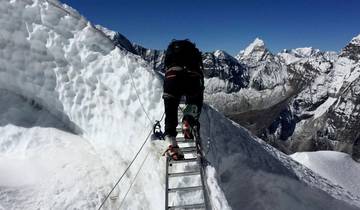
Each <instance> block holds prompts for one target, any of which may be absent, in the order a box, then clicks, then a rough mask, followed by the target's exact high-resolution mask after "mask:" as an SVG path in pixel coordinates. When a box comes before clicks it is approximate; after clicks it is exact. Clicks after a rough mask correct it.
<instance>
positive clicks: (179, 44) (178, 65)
mask: <svg viewBox="0 0 360 210" xmlns="http://www.w3.org/2000/svg"><path fill="white" fill-rule="evenodd" d="M203 93H204V74H203V63H202V57H201V52H200V51H199V50H198V49H197V48H196V46H195V44H194V43H192V42H190V41H189V40H188V39H186V40H173V41H172V42H171V43H170V44H169V46H168V48H167V50H166V55H165V79H164V94H163V99H164V104H165V133H164V134H165V140H166V142H168V143H169V144H170V145H169V148H168V150H167V154H168V155H169V156H170V157H171V158H173V159H174V160H180V159H183V158H184V154H183V153H182V152H181V151H180V149H179V146H178V145H177V142H176V135H177V131H176V126H177V124H178V106H179V103H180V99H181V97H182V96H184V97H185V99H186V100H185V104H186V107H185V109H184V111H183V112H184V117H183V119H182V132H183V133H184V137H185V139H193V138H194V136H193V135H192V133H193V132H192V130H191V129H193V128H194V127H195V128H197V130H196V131H197V133H199V129H200V123H199V117H200V113H201V108H202V104H203Z"/></svg>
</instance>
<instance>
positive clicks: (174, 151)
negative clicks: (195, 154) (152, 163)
mask: <svg viewBox="0 0 360 210" xmlns="http://www.w3.org/2000/svg"><path fill="white" fill-rule="evenodd" d="M165 153H166V155H167V156H168V157H171V159H173V160H183V159H184V153H183V152H182V151H181V150H180V148H179V146H173V145H171V144H170V145H169V148H168V149H167V150H166V151H165ZM165 153H164V154H165Z"/></svg>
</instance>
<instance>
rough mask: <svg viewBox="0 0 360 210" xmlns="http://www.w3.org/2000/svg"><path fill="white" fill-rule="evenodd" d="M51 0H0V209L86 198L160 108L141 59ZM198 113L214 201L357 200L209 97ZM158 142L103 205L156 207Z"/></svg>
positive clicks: (293, 205) (242, 204)
mask: <svg viewBox="0 0 360 210" xmlns="http://www.w3.org/2000/svg"><path fill="white" fill-rule="evenodd" d="M51 2H52V3H48V2H47V1H45V0H37V1H35V0H11V1H10V0H9V1H6V0H2V1H1V4H0V25H1V28H0V89H1V90H0V108H1V111H0V132H1V134H2V135H1V136H0V209H6V210H7V209H96V208H97V207H99V205H100V203H101V201H102V200H103V199H104V197H105V195H106V194H107V193H108V192H109V191H110V189H111V187H112V186H113V185H114V184H115V182H116V180H117V179H118V178H119V176H120V175H121V174H122V172H124V170H125V168H126V167H127V166H128V165H129V163H130V161H131V160H132V158H133V157H134V155H135V154H136V152H137V151H138V149H139V148H140V146H141V144H142V143H143V141H144V140H145V138H146V137H147V136H148V134H149V131H150V130H151V126H152V123H153V122H154V120H155V119H160V118H161V116H162V112H163V105H162V99H161V93H162V88H161V82H160V80H159V79H158V78H157V77H156V76H155V74H154V73H153V71H152V70H151V69H150V68H149V67H148V66H147V65H146V64H145V62H144V61H143V60H142V59H140V58H139V57H137V56H134V55H132V54H130V53H127V52H125V51H122V50H120V49H118V48H115V47H114V45H113V44H112V42H111V41H110V40H108V39H107V38H106V36H105V35H104V34H103V33H102V32H101V31H99V30H97V29H96V28H94V27H93V26H92V25H91V24H90V23H89V22H87V21H86V19H85V18H83V17H81V16H80V15H79V14H78V13H77V12H76V11H74V10H72V9H71V8H69V7H67V6H63V5H61V4H59V3H58V2H56V1H51ZM64 9H66V10H64ZM259 100H260V99H259ZM144 110H145V111H146V113H147V114H148V116H146V114H145V112H144ZM148 118H149V119H148ZM201 124H202V136H203V141H204V142H203V144H204V150H205V153H206V157H207V158H208V160H209V164H210V165H209V167H207V169H206V171H207V174H208V177H207V179H206V183H207V185H208V186H207V187H208V189H209V198H210V203H211V204H212V206H213V208H214V209H230V208H232V209H239V208H241V209H252V210H254V209H279V210H281V209H284V210H285V209H324V208H326V209H356V208H355V207H351V206H350V205H356V206H360V202H359V199H358V198H357V197H354V196H352V195H351V194H349V193H347V192H346V191H344V190H343V189H342V188H340V187H339V186H336V185H333V184H331V183H330V182H329V181H328V180H326V179H323V178H321V177H320V176H317V175H316V174H314V173H312V171H310V170H308V169H306V168H304V167H302V166H301V165H299V164H297V163H296V162H295V161H293V160H292V159H290V158H289V157H287V156H285V155H284V154H282V153H280V152H278V151H277V150H275V149H274V148H272V147H270V146H268V145H266V144H265V143H264V142H262V141H261V140H259V139H256V138H254V137H253V136H251V135H250V134H249V133H248V132H247V131H246V130H244V129H243V128H241V127H238V126H237V125H235V124H233V123H232V122H231V121H229V120H227V119H226V118H225V117H224V116H222V115H221V114H219V113H218V112H216V111H215V110H213V109H212V108H210V107H208V106H205V107H204V112H203V114H202V117H201ZM166 146H167V145H166V144H165V143H164V142H162V141H152V142H148V143H147V144H146V145H145V147H144V150H142V151H141V153H140V154H139V158H138V159H136V161H135V162H134V164H133V165H132V167H131V168H130V170H129V172H128V173H127V174H126V176H125V177H124V179H123V180H122V181H121V182H120V183H119V185H118V187H117V188H116V189H115V191H114V193H113V194H112V196H115V195H117V196H118V198H117V199H112V200H108V201H107V202H106V203H105V206H104V209H119V208H120V209H154V210H155V209H162V208H163V207H164V183H165V160H164V157H163V156H162V152H163V151H164V149H165V147H166ZM144 158H147V159H146V160H145V162H144V166H143V168H142V169H141V170H140V172H139V174H138V176H137V178H136V179H135V176H136V174H137V172H138V170H139V167H140V165H141V163H142V161H143V160H144ZM132 182H134V184H133V185H132V187H131V189H130V191H129V193H127V192H128V190H129V187H130V185H131V183H132ZM185 182H190V181H185V180H183V181H181V182H179V184H184V183H185ZM126 194H127V197H126V199H124V197H125V195H126ZM191 197H193V199H195V198H196V195H191ZM182 201H184V199H183V198H180V197H179V198H177V199H176V198H175V201H174V202H182ZM340 207H341V208H340Z"/></svg>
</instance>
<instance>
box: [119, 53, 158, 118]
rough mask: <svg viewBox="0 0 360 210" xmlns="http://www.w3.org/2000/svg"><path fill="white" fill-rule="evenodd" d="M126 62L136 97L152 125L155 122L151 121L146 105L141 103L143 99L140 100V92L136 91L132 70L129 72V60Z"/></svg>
mask: <svg viewBox="0 0 360 210" xmlns="http://www.w3.org/2000/svg"><path fill="white" fill-rule="evenodd" d="M125 62H126V67H127V69H128V73H129V75H130V79H131V83H132V86H133V88H134V90H135V93H136V96H137V98H138V100H139V103H140V106H141V108H142V110H143V111H144V113H145V115H146V117H147V118H148V120H149V121H150V123H153V122H154V121H153V120H151V118H150V116H149V114H148V113H147V112H146V110H145V107H144V104H143V103H142V101H141V99H140V96H139V92H138V91H137V89H136V86H135V81H134V78H133V76H132V74H131V72H130V70H129V63H128V60H127V59H125Z"/></svg>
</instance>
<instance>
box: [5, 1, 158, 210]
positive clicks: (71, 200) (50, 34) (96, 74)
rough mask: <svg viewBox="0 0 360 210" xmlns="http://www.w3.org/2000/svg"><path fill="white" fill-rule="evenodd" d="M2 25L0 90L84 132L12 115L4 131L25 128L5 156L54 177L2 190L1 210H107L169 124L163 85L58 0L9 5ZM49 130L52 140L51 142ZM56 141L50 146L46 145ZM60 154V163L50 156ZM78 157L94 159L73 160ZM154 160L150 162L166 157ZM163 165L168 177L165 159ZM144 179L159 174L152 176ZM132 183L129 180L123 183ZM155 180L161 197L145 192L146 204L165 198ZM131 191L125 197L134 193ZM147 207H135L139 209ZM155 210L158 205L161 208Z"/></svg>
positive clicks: (138, 61) (15, 135)
mask: <svg viewBox="0 0 360 210" xmlns="http://www.w3.org/2000/svg"><path fill="white" fill-rule="evenodd" d="M0 22H1V28H0V46H1V47H0V89H2V90H5V91H7V93H10V94H13V95H14V97H15V96H18V97H19V98H24V99H23V100H24V101H25V102H24V103H26V101H29V102H28V103H30V104H35V105H36V106H35V105H34V106H35V107H41V110H47V112H48V113H49V115H52V116H53V118H55V119H58V121H60V122H61V123H63V124H65V128H66V131H70V132H72V133H73V134H77V135H76V137H73V136H74V135H69V136H67V135H66V134H63V132H57V131H49V130H47V129H46V127H54V126H53V125H52V124H50V123H49V124H44V123H46V122H44V123H42V124H41V123H35V124H30V125H34V126H35V127H36V126H41V129H40V128H38V129H33V131H31V132H28V130H27V129H25V128H26V126H24V125H23V124H19V123H16V122H17V121H18V120H16V119H17V115H18V114H16V112H14V111H11V110H12V109H9V110H10V111H11V112H10V113H11V115H10V114H6V116H7V118H4V119H3V120H5V119H9V120H5V122H2V124H1V125H5V126H7V125H11V124H14V123H16V124H15V125H17V126H15V127H9V129H8V132H9V133H8V135H6V136H2V137H1V138H0V148H1V150H0V152H1V155H0V156H1V159H2V160H13V163H14V165H15V163H17V162H19V163H20V162H21V161H23V160H26V161H28V162H31V160H34V161H33V162H32V164H28V162H26V161H25V163H24V165H31V166H33V167H28V171H29V174H31V173H32V172H34V171H37V170H38V169H43V170H44V171H50V173H45V174H43V175H42V176H41V177H43V179H41V180H40V182H35V183H34V184H30V185H22V184H19V185H16V186H15V187H9V186H8V185H5V186H4V185H2V186H1V188H0V199H1V201H0V206H1V207H0V209H1V208H3V209H37V208H43V209H64V208H69V209H94V208H96V207H98V206H99V204H100V202H101V200H103V198H104V197H105V195H106V193H108V192H109V190H110V189H111V187H112V185H113V184H114V181H115V179H116V178H117V177H118V175H119V173H120V172H122V171H124V169H125V168H126V167H127V163H128V162H130V160H131V159H132V157H133V156H134V154H135V153H136V152H137V151H138V149H139V147H140V145H141V144H142V142H143V140H144V139H145V138H146V136H147V135H148V134H149V132H150V130H151V126H152V123H153V120H155V119H160V117H161V114H162V103H159V101H160V98H161V92H162V88H161V82H160V81H159V80H157V79H156V76H155V74H154V72H152V70H151V68H149V67H148V65H147V63H146V62H145V61H144V60H142V59H141V58H140V57H138V56H135V55H133V54H131V53H129V52H127V51H125V50H122V49H120V48H117V47H115V45H114V44H113V42H112V41H111V40H110V39H108V38H107V37H106V36H105V35H104V33H103V32H102V31H100V30H98V29H97V28H95V27H93V25H92V24H91V23H89V22H88V21H87V20H86V19H85V18H84V17H82V16H80V15H79V14H78V13H77V12H76V11H75V10H73V9H71V8H70V7H68V6H65V5H62V4H61V3H59V2H58V1H54V0H52V1H45V0H38V1H33V0H21V1H1V4H0ZM2 99H3V97H2ZM14 108H16V106H14ZM27 110H28V112H31V113H33V112H36V111H31V110H33V109H30V108H29V109H27ZM35 110H37V109H35ZM143 110H146V111H147V114H148V116H146V115H145V113H144V111H143ZM13 113H15V114H13ZM25 114H27V112H26V113H25ZM19 115H20V114H19ZM31 115H36V114H31ZM148 118H149V119H150V120H151V122H150V120H149V119H148ZM20 119H21V118H20ZM24 119H27V118H25V117H24ZM30 119H31V118H30ZM35 119H36V118H35ZM31 120H32V119H31ZM56 124H57V123H56ZM19 126H20V127H19ZM44 129H45V130H46V134H44V135H48V138H46V137H44V136H42V135H41V132H40V131H43V130H44ZM49 129H50V128H49ZM10 131H13V132H10ZM131 131H136V132H131ZM44 132H45V131H44ZM48 133H50V134H51V135H49V134H48ZM54 133H56V135H55V137H54V136H53V135H54ZM31 134H32V135H33V136H32V135H31ZM26 135H29V136H28V137H27V136H26ZM8 138H11V139H12V141H9V139H8ZM47 139H48V141H49V144H45V143H44V142H46V140H47ZM70 139H72V141H74V142H73V143H72V142H71V141H70ZM71 144H72V145H73V146H74V147H75V148H74V149H73V150H72V149H71V147H70V146H69V145H71ZM81 147H82V148H84V149H79V148H81ZM46 148H48V149H49V150H48V151H47V150H46ZM122 148H126V149H122ZM53 149H54V150H53ZM59 150H60V151H59ZM46 151H47V152H46ZM50 151H53V155H54V157H53V158H49V157H48V156H49V155H52V153H51V152H50ZM56 151H58V152H56ZM76 152H79V153H80V154H81V155H80V157H81V156H84V157H89V158H91V159H89V160H87V158H84V159H83V158H79V157H78V156H77V155H72V154H73V153H76ZM144 152H145V151H144ZM152 154H154V156H151V155H150V157H149V159H151V158H155V159H156V158H160V157H158V156H157V154H156V155H155V153H152ZM14 159H15V160H14ZM54 159H55V160H54ZM90 160H91V161H90ZM47 161H50V162H52V163H54V164H48V163H47ZM55 161H56V163H55ZM89 161H90V162H92V163H93V164H94V166H91V164H90V163H89ZM5 162H6V161H2V163H4V164H5ZM155 163H159V164H155V165H153V166H154V168H156V167H159V168H160V169H159V171H160V173H161V166H162V165H161V164H162V162H160V161H159V160H156V161H155ZM18 165H21V164H18ZM14 167H15V166H14ZM146 167H148V166H145V168H146ZM4 168H6V167H1V170H4ZM30 170H31V171H30ZM133 170H136V169H135V168H134V169H133ZM40 171H42V170H40ZM64 171H67V173H65V172H64ZM147 171H149V172H151V171H150V170H147ZM0 173H1V174H4V173H2V172H0ZM131 173H133V172H131ZM154 173H156V174H157V173H158V172H154ZM46 174H48V175H46ZM144 176H147V177H151V176H152V175H150V174H147V172H144ZM25 178H26V176H25ZM6 179H8V180H10V181H11V179H12V178H11V176H10V175H9V176H7V177H6ZM131 179H133V177H127V178H125V179H124V182H125V184H124V183H123V184H122V185H126V184H128V183H129V182H130V180H131ZM152 182H153V183H159V184H158V187H155V188H154V187H149V186H148V184H146V183H145V184H143V186H144V187H145V186H147V187H148V188H149V189H154V190H155V191H153V192H156V191H157V190H160V191H159V192H156V193H153V194H151V195H148V194H147V193H146V192H143V193H140V194H137V196H138V198H139V199H143V200H152V199H151V198H147V199H145V197H147V196H150V197H151V196H152V195H156V194H160V193H161V194H162V190H163V189H162V187H161V183H162V182H163V181H162V178H161V177H155V176H154V178H152ZM138 183H142V182H141V181H140V182H138ZM2 184H4V182H3V181H2ZM156 189H157V190H156ZM116 192H118V193H119V191H118V190H117V191H116ZM121 193H123V194H121V195H120V196H122V197H123V196H124V193H125V192H123V191H122V192H121ZM143 204H145V202H144V203H143ZM143 204H136V203H132V204H128V205H132V207H130V208H133V209H138V208H140V207H138V206H137V205H143ZM147 205H149V207H150V208H152V209H156V208H157V204H155V203H153V204H151V203H147ZM108 208H111V207H108Z"/></svg>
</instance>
